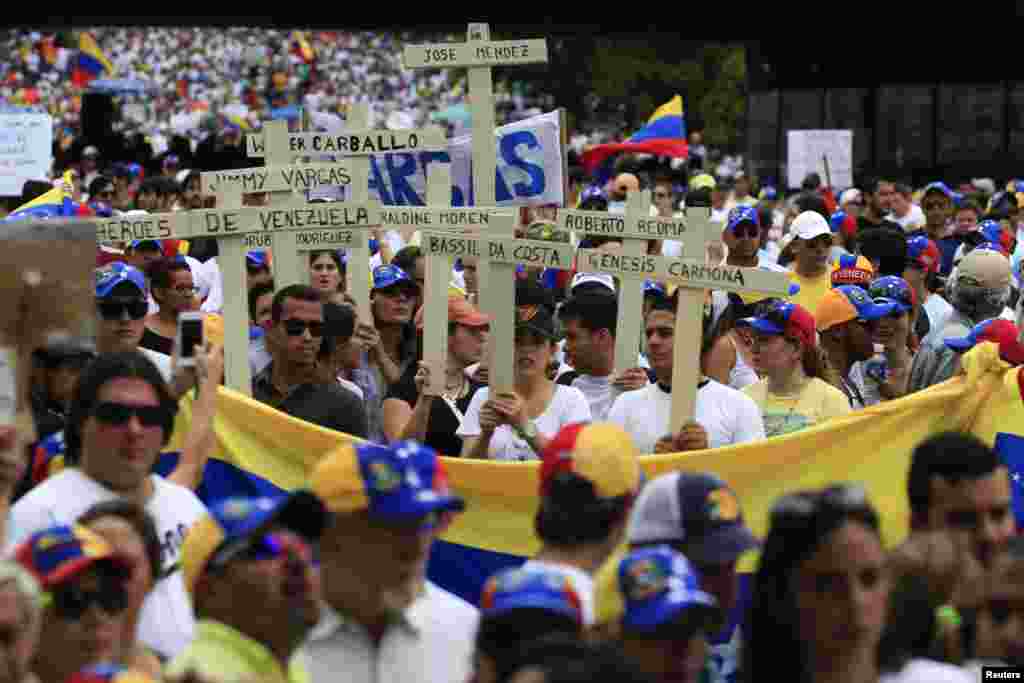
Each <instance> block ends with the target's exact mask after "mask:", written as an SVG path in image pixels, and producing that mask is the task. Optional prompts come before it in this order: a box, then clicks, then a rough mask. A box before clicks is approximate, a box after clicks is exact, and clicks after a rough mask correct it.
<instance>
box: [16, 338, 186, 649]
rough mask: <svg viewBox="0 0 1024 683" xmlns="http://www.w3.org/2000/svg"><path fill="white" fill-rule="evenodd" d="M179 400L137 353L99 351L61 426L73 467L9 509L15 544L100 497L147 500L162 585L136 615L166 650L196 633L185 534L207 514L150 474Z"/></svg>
mask: <svg viewBox="0 0 1024 683" xmlns="http://www.w3.org/2000/svg"><path fill="white" fill-rule="evenodd" d="M177 409H178V403H177V399H176V398H175V397H174V396H172V395H171V393H170V392H169V390H168V388H167V385H166V383H165V382H164V381H163V379H162V378H161V377H160V374H159V372H158V371H157V369H156V368H155V367H154V366H153V364H152V363H150V362H149V361H148V360H146V358H145V357H143V356H142V355H140V354H138V353H134V352H131V353H117V354H105V355H101V356H99V357H98V358H97V359H96V360H95V361H93V362H92V363H90V364H89V366H88V367H86V368H85V370H84V371H83V373H82V376H81V378H80V379H79V382H78V386H77V387H76V389H75V393H74V396H73V398H72V402H71V410H70V413H69V414H68V420H67V426H66V428H65V431H64V441H65V445H66V451H65V454H64V461H65V463H66V464H67V465H69V466H67V467H65V468H64V469H62V470H61V471H60V472H58V473H56V474H54V475H53V476H50V477H49V478H47V479H46V480H45V481H43V482H42V483H41V484H39V485H38V486H36V487H35V488H33V489H32V490H31V491H29V492H28V493H27V494H25V496H24V497H22V498H21V499H20V500H19V501H18V502H17V503H15V505H14V506H13V507H12V508H11V512H10V517H9V520H8V532H9V536H10V538H9V542H8V545H9V546H15V545H17V544H18V543H19V542H20V541H22V540H24V539H26V538H28V537H29V536H31V535H32V534H34V533H36V532H39V531H42V530H44V529H47V528H49V527H52V526H54V525H56V524H65V525H69V524H71V523H73V522H74V520H77V519H78V518H79V517H80V516H81V515H82V513H84V512H85V511H86V510H88V509H89V508H90V507H92V506H93V505H95V504H98V503H104V502H107V501H112V500H118V499H122V498H123V499H128V500H132V501H135V502H137V503H139V504H141V505H144V506H145V508H146V511H147V512H148V513H149V514H150V515H152V517H153V521H154V522H155V524H156V527H157V533H158V535H159V538H160V539H161V541H162V543H161V545H162V547H161V566H160V568H159V569H160V572H159V578H158V580H157V583H156V586H155V587H154V589H153V590H152V591H151V592H150V594H149V595H148V597H147V598H146V602H145V603H144V605H143V608H142V613H141V616H140V618H139V639H140V640H141V641H142V642H143V643H145V644H146V645H148V646H149V647H150V648H152V649H153V650H154V651H156V652H157V653H159V654H161V655H163V656H173V655H175V654H177V653H178V651H180V650H181V649H182V648H184V647H185V645H186V644H188V642H189V641H190V640H191V638H192V630H193V627H194V619H193V617H192V609H191V606H190V605H189V602H188V596H187V595H186V593H185V586H184V583H183V582H182V579H181V574H180V572H178V552H179V549H180V546H181V543H182V541H183V539H184V536H185V533H186V532H187V531H188V529H189V528H190V527H191V526H192V524H193V523H195V522H196V521H197V520H198V519H199V518H201V517H202V516H203V515H204V514H205V513H206V508H205V507H204V506H203V504H202V503H201V502H200V501H199V498H197V497H196V495H195V493H193V492H192V490H191V489H189V488H186V487H184V486H180V485H178V484H175V483H173V482H172V481H169V480H168V479H165V478H164V477H161V476H160V475H158V474H153V467H154V465H155V464H156V461H157V458H158V457H159V455H160V451H161V449H162V448H164V447H165V446H166V445H167V443H168V441H169V440H170V438H171V432H172V429H173V425H174V418H175V415H176V413H177Z"/></svg>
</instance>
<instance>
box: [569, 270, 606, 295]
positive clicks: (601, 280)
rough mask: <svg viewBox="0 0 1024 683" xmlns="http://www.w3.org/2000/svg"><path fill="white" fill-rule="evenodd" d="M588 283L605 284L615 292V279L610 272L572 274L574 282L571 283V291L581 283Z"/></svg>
mask: <svg viewBox="0 0 1024 683" xmlns="http://www.w3.org/2000/svg"><path fill="white" fill-rule="evenodd" d="M587 283H596V284H599V285H604V286H605V287H607V288H608V290H609V291H610V292H611V293H612V294H614V293H615V280H614V279H613V278H612V276H611V275H609V274H608V273H576V274H575V275H573V276H572V283H571V284H570V285H569V291H570V292H571V291H572V290H574V289H576V287H578V286H579V285H585V284H587Z"/></svg>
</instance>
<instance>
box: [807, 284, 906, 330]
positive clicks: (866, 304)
mask: <svg viewBox="0 0 1024 683" xmlns="http://www.w3.org/2000/svg"><path fill="white" fill-rule="evenodd" d="M894 310H896V305H895V304H893V303H876V302H874V301H872V300H871V297H870V296H868V293H867V292H866V291H864V290H863V289H862V288H860V287H857V286H856V285H842V286H841V287H833V288H832V289H830V290H828V291H827V292H825V296H823V297H822V299H821V301H820V302H819V303H818V310H817V311H815V315H814V318H815V320H817V321H818V330H820V331H824V330H827V329H830V328H832V327H835V326H836V325H842V324H843V323H847V322H850V321H851V320H864V321H869V322H870V321H872V320H880V319H881V318H884V317H885V316H887V315H889V314H890V313H892V312H893V311H894Z"/></svg>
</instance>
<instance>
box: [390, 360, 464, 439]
mask: <svg viewBox="0 0 1024 683" xmlns="http://www.w3.org/2000/svg"><path fill="white" fill-rule="evenodd" d="M418 369H419V368H418V365H417V364H416V363H412V364H411V365H410V366H409V368H408V369H407V370H406V371H405V373H404V374H403V375H402V377H401V378H400V379H399V380H398V381H397V382H395V383H394V384H392V385H391V387H390V388H389V389H388V393H387V394H386V395H385V396H384V400H387V399H389V398H397V399H399V400H402V401H405V402H406V403H408V404H409V407H410V408H415V407H416V401H417V400H419V397H420V395H419V392H418V391H416V381H415V377H416V370H418ZM466 379H467V381H468V382H469V392H468V393H467V394H466V395H465V396H464V397H463V398H460V399H458V400H456V401H455V407H456V408H458V409H459V412H460V413H462V414H463V415H465V414H466V411H467V410H469V403H470V401H472V400H473V394H475V393H476V392H477V390H478V389H479V388H480V387H482V386H484V385H483V384H479V383H478V382H474V381H473V380H471V379H469V378H466ZM459 423H460V420H459V418H458V417H457V416H456V415H455V413H453V412H452V409H451V407H450V406H449V405H448V403H447V402H446V401H445V400H444V399H443V398H441V397H440V396H438V397H436V398H435V399H434V402H433V403H432V404H431V406H430V417H428V418H427V438H426V440H425V442H424V443H425V444H426V445H427V446H430V447H431V448H433V449H434V450H435V451H437V452H438V453H440V454H441V455H447V456H450V457H453V458H457V457H459V456H460V455H461V454H462V438H461V437H458V436H455V432H456V431H457V430H458V428H459Z"/></svg>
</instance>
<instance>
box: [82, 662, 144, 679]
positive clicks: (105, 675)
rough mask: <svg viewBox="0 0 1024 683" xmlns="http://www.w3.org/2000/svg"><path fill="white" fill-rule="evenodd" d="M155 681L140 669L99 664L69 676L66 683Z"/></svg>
mask: <svg viewBox="0 0 1024 683" xmlns="http://www.w3.org/2000/svg"><path fill="white" fill-rule="evenodd" d="M153 681H154V679H153V678H152V677H151V676H150V675H149V674H147V673H144V672H142V671H139V670H138V669H128V668H126V667H123V666H121V665H120V664H97V665H95V666H91V667H88V668H86V669H82V670H81V671H79V672H77V673H74V674H71V675H70V676H68V678H67V680H65V682H64V683H153Z"/></svg>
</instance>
